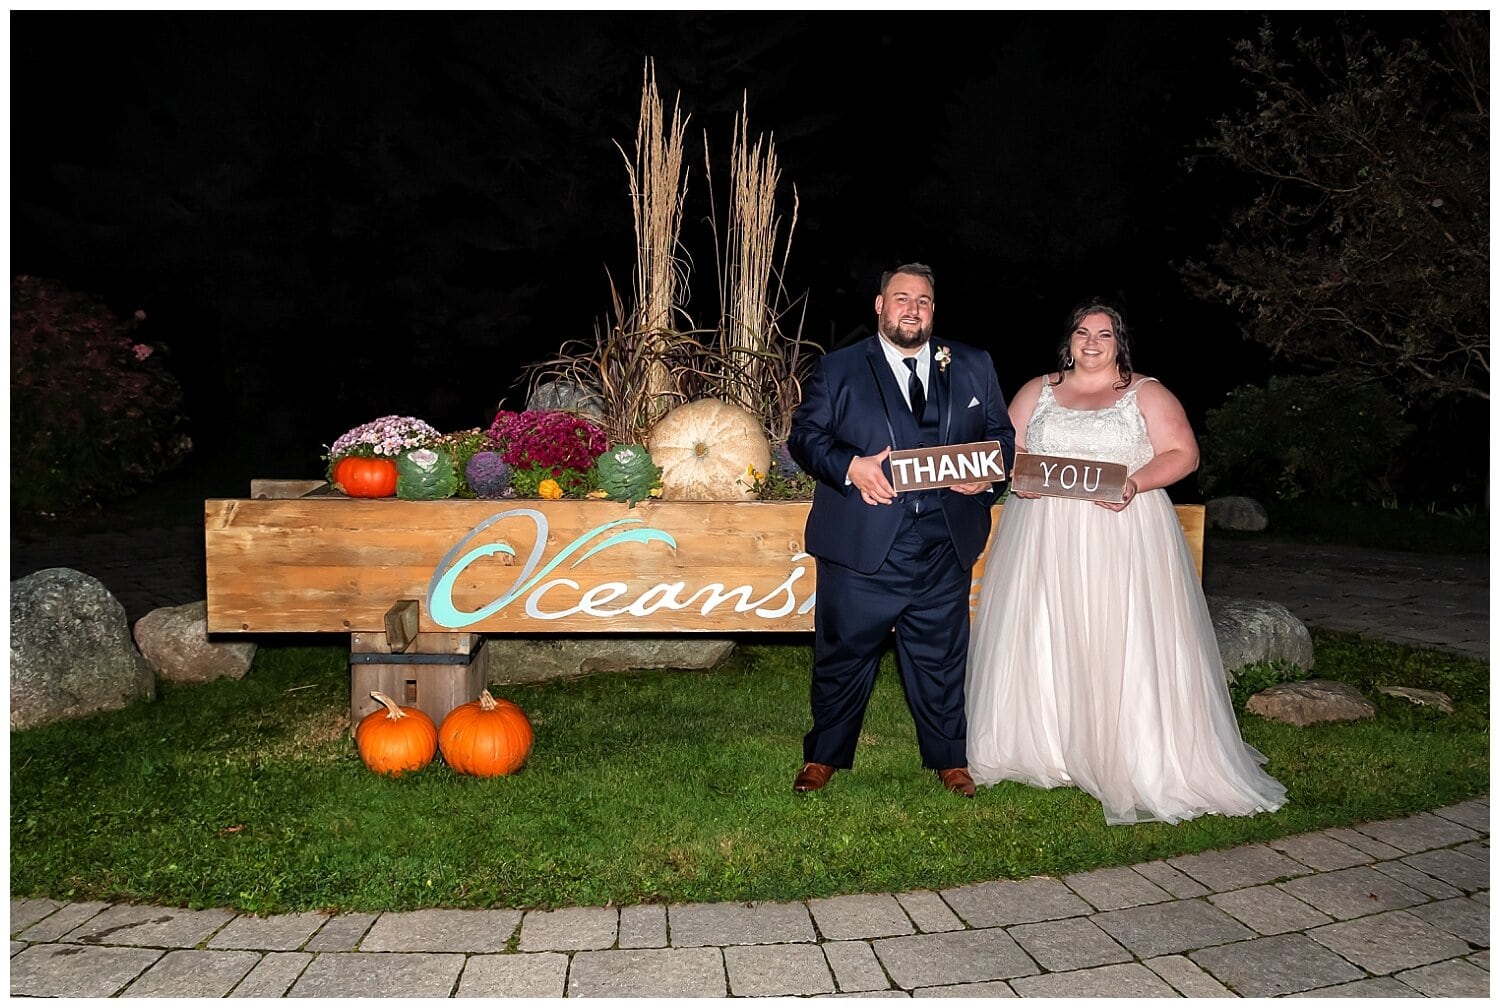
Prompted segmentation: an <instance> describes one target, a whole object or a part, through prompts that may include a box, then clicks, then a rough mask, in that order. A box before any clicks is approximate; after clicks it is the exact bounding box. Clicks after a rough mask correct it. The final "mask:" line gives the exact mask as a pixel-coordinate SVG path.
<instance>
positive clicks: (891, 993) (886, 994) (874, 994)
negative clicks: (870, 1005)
mask: <svg viewBox="0 0 1500 1008" xmlns="http://www.w3.org/2000/svg"><path fill="white" fill-rule="evenodd" d="M813 997H815V998H909V997H912V995H911V994H908V993H907V992H906V991H900V990H879V991H862V992H860V993H857V994H814V995H813Z"/></svg>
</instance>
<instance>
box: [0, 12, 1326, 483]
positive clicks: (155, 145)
mask: <svg viewBox="0 0 1500 1008" xmlns="http://www.w3.org/2000/svg"><path fill="white" fill-rule="evenodd" d="M1294 16H1295V17H1301V16H1300V15H1286V14H1278V15H1272V17H1273V18H1274V19H1277V21H1278V22H1279V23H1282V24H1285V25H1286V26H1287V27H1290V24H1291V22H1289V21H1288V20H1287V19H1288V18H1290V17H1294ZM1257 24H1258V16H1252V15H1246V14H1170V13H1125V12H1116V13H1110V12H1092V13H1088V14H1029V15H1023V14H1015V15H1007V14H998V13H984V14H983V15H978V14H974V15H959V14H923V15H917V14H911V13H909V12H857V13H850V14H842V15H834V14H826V13H815V14H805V15H798V14H761V15H747V14H689V13H670V14H669V13H650V14H641V13H637V14H629V13H618V12H616V13H572V14H546V15H543V14H527V13H512V14H470V15H412V14H369V13H364V14H344V15H331V14H322V15H301V14H279V13H237V14H202V13H200V14H164V15H163V14H130V15H121V14H99V13H91V14H56V13H48V14H43V13H12V15H11V36H10V40H11V57H12V68H11V72H12V94H11V98H12V105H11V115H12V121H11V129H12V133H11V159H12V160H11V181H12V191H11V214H12V239H11V240H12V245H11V268H12V273H31V274H35V275H41V276H47V277H51V278H55V279H58V280H60V281H63V282H65V283H67V284H69V285H71V286H73V287H75V288H77V289H80V290H84V291H88V292H90V293H93V294H96V295H99V296H101V297H103V298H104V299H106V300H107V301H108V302H109V303H110V304H111V305H112V306H114V307H116V308H117V309H119V310H121V311H122V312H128V311H131V310H134V309H136V308H143V309H145V310H146V311H147V313H148V316H149V320H150V321H149V324H150V325H151V326H152V327H154V330H153V332H154V335H155V337H156V338H157V339H159V340H166V341H167V342H168V343H169V344H170V345H171V347H172V349H173V354H174V357H173V360H174V363H175V366H176V367H177V369H178V370H179V372H180V376H181V377H182V378H183V380H184V384H185V386H187V389H188V393H189V406H190V409H191V411H192V417H193V424H194V428H195V430H194V433H195V436H196V438H197V439H198V440H199V441H200V443H212V442H214V441H216V440H220V439H224V440H227V439H230V438H232V439H233V443H235V444H236V445H237V446H238V447H239V448H240V450H242V451H244V452H245V453H246V455H247V459H248V458H249V457H254V456H255V454H256V453H257V452H260V453H263V454H270V453H274V456H275V457H276V458H279V459H281V460H282V461H283V464H282V467H281V472H279V473H278V474H279V475H286V476H298V475H308V474H314V473H316V471H317V469H318V466H319V463H318V454H319V453H320V451H321V446H322V445H324V444H327V443H329V442H331V441H332V439H333V438H335V437H336V436H337V435H338V434H340V433H342V432H343V430H345V429H347V428H348V427H349V426H352V425H353V424H355V423H360V422H363V421H365V420H368V419H371V418H373V417H376V416H379V415H382V414H384V413H391V412H406V413H414V414H416V415H418V416H423V417H424V418H425V419H428V420H429V421H431V422H432V423H434V424H435V425H437V426H439V427H440V428H443V429H445V430H452V429H458V428H460V427H468V426H475V425H481V424H487V423H488V421H489V419H490V418H491V417H492V415H493V411H494V409H495V406H496V404H497V403H498V402H499V401H500V400H501V399H502V398H505V399H507V400H508V405H512V406H519V404H520V397H521V391H520V390H519V389H517V388H515V387H513V385H514V382H515V380H516V378H517V376H518V374H519V368H520V366H521V365H522V364H525V363H527V362H530V361H533V360H537V359H540V358H543V357H546V356H548V355H550V354H551V353H553V352H555V351H556V350H557V349H558V347H559V345H560V344H561V342H562V341H563V340H565V339H569V338H578V339H588V338H590V337H591V334H592V333H593V331H594V326H595V324H596V322H598V321H599V320H601V319H602V318H603V317H604V316H605V314H606V312H607V311H608V309H609V304H610V302H609V288H608V278H609V276H611V275H612V276H613V277H614V278H615V279H616V280H617V282H619V283H621V284H626V285H628V278H629V276H630V273H631V270H632V267H633V255H632V251H631V245H632V240H633V233H632V228H631V207H630V203H629V200H628V198H627V196H626V173H625V164H624V160H623V158H622V157H621V155H620V153H619V152H618V151H617V150H616V149H615V148H614V146H613V145H614V143H616V142H618V143H619V144H620V145H621V146H622V147H624V148H625V149H626V150H631V149H632V145H633V142H634V136H635V127H636V119H637V112H638V109H639V103H640V85H641V71H642V66H643V62H644V60H645V59H646V58H647V57H651V58H654V60H655V61H656V69H657V75H658V78H659V85H660V88H661V91H662V93H663V97H664V98H665V99H666V101H667V102H668V105H669V106H670V103H671V101H672V100H673V97H674V95H679V94H680V98H681V101H682V105H683V109H684V112H685V113H687V114H688V115H689V116H690V117H691V119H690V122H689V127H688V142H687V150H688V164H689V166H690V172H691V175H690V180H689V191H688V201H689V202H688V207H687V210H686V213H685V215H684V216H685V223H684V239H685V241H686V242H687V244H688V246H689V250H690V252H691V254H692V256H693V260H694V270H693V274H692V276H693V280H692V289H693V292H694V295H695V300H694V301H693V303H692V304H691V305H690V310H691V311H694V312H696V313H700V314H701V315H702V316H703V317H705V318H706V317H708V316H710V315H711V314H712V313H713V309H714V307H715V302H716V293H715V282H714V278H713V269H712V263H713V254H712V248H711V245H710V244H709V242H708V229H707V226H706V224H705V218H706V216H707V214H708V207H707V201H706V197H705V190H706V186H705V183H704V178H703V171H702V161H703V148H704V135H705V131H706V133H707V142H708V146H709V150H710V153H711V154H713V155H714V157H715V159H716V161H715V172H716V182H717V183H718V185H719V186H720V187H721V189H722V186H723V185H724V182H725V180H726V179H727V174H728V173H727V168H726V162H727V157H728V151H729V140H730V135H731V130H732V127H733V116H734V113H735V111H737V110H738V108H739V106H740V102H741V100H742V99H743V98H744V96H745V94H746V92H748V100H749V116H750V119H749V121H750V127H751V132H752V135H753V134H756V133H761V132H765V133H770V134H772V135H773V136H774V139H775V143H776V151H777V156H778V159H779V162H780V168H781V175H782V191H783V199H784V203H785V213H786V214H787V215H789V213H790V206H791V200H790V196H791V188H792V186H793V185H795V187H796V189H797V191H798V193H799V195H800V199H801V206H800V212H799V219H798V221H797V226H796V231H795V233H794V235H793V240H792V249H791V256H790V259H789V261H788V272H787V276H786V283H787V286H788V288H789V289H790V291H791V292H792V293H793V294H802V293H805V294H806V296H807V314H806V324H805V329H804V334H805V335H807V336H809V337H812V338H814V339H816V340H818V341H819V342H821V343H824V344H828V343H830V342H834V341H837V340H838V339H840V338H842V337H844V336H846V335H848V334H850V333H852V332H853V331H854V330H855V329H856V328H857V327H860V326H864V325H868V324H869V323H870V322H871V321H872V318H873V306H872V301H873V297H874V293H875V285H876V281H877V278H878V274H879V272H880V271H881V270H882V269H884V268H887V267H888V266H891V265H894V264H896V263H899V262H903V261H910V260H921V261H926V262H928V263H930V264H931V265H933V267H934V268H935V269H936V270H937V275H938V278H939V283H938V304H939V307H938V313H937V327H938V331H939V332H940V333H942V334H943V335H947V336H949V337H951V338H953V339H959V340H964V341H967V342H972V343H975V344H978V345H981V346H985V347H987V348H988V349H989V350H990V351H991V353H992V354H993V355H994V357H995V359H996V363H997V367H998V369H999V372H1000V376H1001V382H1002V385H1003V386H1004V387H1005V389H1006V391H1007V392H1013V391H1014V390H1015V389H1017V388H1018V387H1019V386H1020V385H1021V384H1022V383H1023V382H1024V381H1025V380H1027V379H1028V378H1029V377H1031V376H1033V375H1035V374H1037V373H1040V372H1041V371H1043V370H1045V369H1047V367H1048V366H1049V364H1050V362H1051V360H1052V353H1053V349H1054V344H1055V340H1056V338H1057V335H1058V327H1059V324H1060V321H1061V319H1062V317H1063V316H1064V314H1065V313H1066V311H1067V309H1068V308H1069V307H1070V306H1071V304H1072V303H1073V302H1074V301H1075V300H1077V299H1078V298H1079V297H1082V296H1085V295H1089V294H1105V295H1110V296H1116V297H1118V298H1120V299H1121V300H1122V301H1123V302H1124V303H1125V305H1126V308H1127V313H1128V316H1129V318H1130V320H1131V321H1132V323H1133V327H1134V330H1135V334H1136V364H1137V369H1138V370H1140V371H1142V372H1145V373H1148V374H1155V375H1157V376H1159V377H1161V378H1162V379H1163V380H1164V381H1166V382H1167V384H1168V386H1169V387H1171V388H1173V389H1174V391H1176V392H1177V393H1178V395H1179V396H1180V397H1181V398H1182V399H1183V401H1184V403H1185V405H1187V407H1188V410H1189V416H1190V418H1192V419H1193V421H1194V423H1195V425H1200V424H1201V421H1202V414H1203V411H1204V410H1205V409H1207V408H1211V407H1213V406H1216V405H1218V403H1219V402H1220V401H1221V400H1222V397H1223V394H1224V393H1225V392H1226V391H1228V389H1229V388H1230V387H1233V386H1234V385H1237V384H1240V383H1242V382H1246V381H1256V380H1261V379H1263V377H1264V369H1265V360H1264V357H1263V355H1262V354H1261V353H1260V352H1259V351H1258V350H1255V349H1254V348H1251V347H1249V346H1246V345H1245V344H1244V343H1243V342H1242V341H1241V340H1240V339H1239V338H1238V336H1237V335H1236V333H1235V331H1234V328H1233V320H1232V319H1231V318H1230V317H1228V316H1227V315H1225V314H1224V313H1223V312H1222V310H1220V309H1217V308H1214V307H1212V306H1204V305H1198V304H1193V303H1191V302H1189V301H1188V300H1187V299H1186V298H1185V296H1184V294H1183V293H1182V289H1181V286H1180V284H1179V282H1178V280H1177V278H1176V274H1175V273H1174V271H1173V269H1172V264H1173V263H1174V262H1181V261H1182V260H1184V259H1187V258H1189V257H1193V256H1198V255H1201V254H1202V251H1203V249H1204V246H1205V245H1206V244H1207V243H1208V242H1209V241H1211V240H1212V239H1213V238H1214V237H1215V236H1216V235H1217V232H1218V229H1219V227H1220V225H1221V222H1222V220H1223V219H1224V217H1225V214H1226V200H1227V199H1232V198H1233V197H1234V195H1235V193H1236V191H1237V190H1236V185H1237V183H1235V182H1234V181H1233V180H1232V179H1231V178H1229V177H1228V176H1226V175H1223V174H1222V173H1220V174H1216V173H1214V172H1213V171H1211V170H1208V171H1199V172H1195V173H1193V174H1191V175H1190V174H1188V173H1186V172H1185V171H1184V170H1183V162H1184V159H1185V158H1187V156H1188V155H1189V154H1190V153H1191V151H1192V147H1193V145H1194V143H1195V141H1197V140H1199V139H1201V138H1203V137H1204V136H1206V135H1208V133H1209V131H1210V128H1211V123H1212V120H1213V118H1214V117H1215V116H1217V115H1220V114H1223V113H1226V112H1229V111H1230V110H1232V109H1233V108H1235V107H1236V106H1243V105H1245V104H1246V103H1247V102H1248V101H1249V98H1248V94H1247V93H1246V92H1245V90H1244V89H1243V88H1242V87H1241V86H1240V85H1239V81H1238V72H1237V71H1236V70H1235V69H1234V68H1233V67H1232V65H1231V63H1230V58H1231V54H1232V47H1233V42H1234V40H1235V39H1238V38H1243V37H1246V36H1247V35H1249V34H1251V33H1253V31H1254V30H1255V27H1256V25H1257ZM722 201H723V196H722V192H721V193H720V194H719V202H720V203H721V204H722ZM1210 346H1211V347H1212V348H1213V350H1212V353H1213V354H1214V355H1215V356H1218V355H1224V356H1225V357H1226V358H1227V361H1228V363H1229V367H1228V368H1227V369H1220V368H1216V369H1215V370H1214V371H1213V372H1212V374H1211V376H1210V374H1209V373H1208V372H1207V369H1206V368H1205V366H1204V361H1205V359H1206V355H1207V354H1208V353H1209V350H1208V348H1209V347H1210ZM294 460H296V461H294ZM249 464H250V463H249V462H248V461H247V466H248V465H249ZM261 474H262V475H270V474H271V473H269V472H267V473H261Z"/></svg>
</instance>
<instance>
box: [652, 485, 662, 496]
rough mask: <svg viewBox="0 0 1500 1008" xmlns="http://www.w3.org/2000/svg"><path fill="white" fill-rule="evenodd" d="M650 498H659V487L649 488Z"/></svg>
mask: <svg viewBox="0 0 1500 1008" xmlns="http://www.w3.org/2000/svg"><path fill="white" fill-rule="evenodd" d="M651 496H652V497H660V496H661V487H659V486H654V487H652V488H651Z"/></svg>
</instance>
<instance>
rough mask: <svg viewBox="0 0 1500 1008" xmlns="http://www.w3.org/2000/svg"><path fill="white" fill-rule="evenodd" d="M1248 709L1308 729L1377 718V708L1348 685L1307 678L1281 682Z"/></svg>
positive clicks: (1253, 700) (1248, 704)
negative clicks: (1316, 725) (1322, 724)
mask: <svg viewBox="0 0 1500 1008" xmlns="http://www.w3.org/2000/svg"><path fill="white" fill-rule="evenodd" d="M1245 709H1246V710H1247V711H1249V712H1250V713H1252V714H1259V715H1260V716H1261V717H1263V718H1267V719H1269V720H1271V721H1283V722H1285V723H1287V724H1294V725H1298V726H1300V727H1306V726H1307V725H1310V724H1317V723H1318V722H1319V721H1360V720H1363V719H1365V718H1371V717H1374V716H1375V705H1374V704H1372V703H1371V702H1370V701H1369V700H1367V699H1365V696H1364V694H1363V693H1361V692H1360V691H1359V690H1357V689H1355V688H1354V687H1353V686H1350V685H1349V684H1348V683H1341V682H1337V681H1335V680H1333V679H1304V680H1303V681H1302V682H1289V683H1279V684H1278V685H1275V686H1272V687H1271V688H1270V689H1265V690H1261V691H1260V692H1259V693H1256V694H1255V695H1254V696H1252V697H1250V699H1249V700H1247V701H1245Z"/></svg>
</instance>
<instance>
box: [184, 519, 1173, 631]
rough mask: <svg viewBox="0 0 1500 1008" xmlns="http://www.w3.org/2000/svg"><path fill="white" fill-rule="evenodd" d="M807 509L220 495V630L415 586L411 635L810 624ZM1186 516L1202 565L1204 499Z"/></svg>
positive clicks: (301, 615)
mask: <svg viewBox="0 0 1500 1008" xmlns="http://www.w3.org/2000/svg"><path fill="white" fill-rule="evenodd" d="M810 506H811V505H810V503H809V502H806V501H788V502H746V503H741V502H733V503H728V502H726V503H719V502H701V503H700V502H663V501H648V502H645V503H642V504H639V505H637V506H635V507H634V508H631V507H628V506H627V505H625V504H619V503H614V502H610V501H586V500H585V501H580V500H558V501H539V500H513V501H490V500H458V499H449V500H443V501H403V500H397V499H395V498H385V499H381V500H362V499H355V498H349V497H343V496H338V495H325V496H316V495H314V496H301V497H295V498H284V499H277V498H255V497H252V498H250V499H235V500H209V501H207V502H205V505H204V512H205V513H204V548H205V551H206V553H207V580H208V631H209V633H351V634H352V633H384V632H386V631H387V629H388V627H387V616H388V614H390V613H391V611H392V607H393V606H395V605H397V604H398V603H400V602H402V601H403V600H409V601H412V602H415V609H416V612H415V613H412V612H411V611H410V610H411V608H412V607H410V606H409V607H408V608H407V611H406V618H407V620H408V621H409V622H410V620H411V619H412V617H415V622H414V623H411V625H410V626H409V627H408V631H407V632H408V634H410V633H411V632H413V631H414V632H416V633H466V634H506V633H509V634H514V633H523V634H525V633H529V634H555V633H604V634H613V635H619V634H630V633H655V634H660V633H710V634H724V633H742V632H747V631H749V632H754V631H778V632H786V631H810V630H812V626H813V602H814V592H815V589H816V585H815V581H816V572H815V564H814V561H813V559H812V557H810V556H808V555H807V554H806V553H804V552H803V549H802V536H803V529H804V527H805V525H806V522H807V512H808V508H809V507H810ZM1000 509H1001V506H1000V505H997V506H996V508H995V518H996V520H997V524H998V519H999V517H1000ZM1177 514H1178V518H1179V519H1180V520H1181V522H1182V525H1183V530H1184V532H1185V533H1186V535H1187V540H1188V543H1189V546H1190V548H1191V549H1192V551H1193V554H1194V556H1195V557H1196V558H1197V561H1198V570H1199V574H1200V576H1201V574H1202V556H1203V507H1202V506H1201V505H1191V506H1182V507H1178V508H1177ZM984 562H985V559H984V557H981V558H980V560H979V563H978V564H976V565H975V568H974V585H975V592H976V593H977V591H978V585H979V578H980V576H981V575H982V574H983V573H984Z"/></svg>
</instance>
